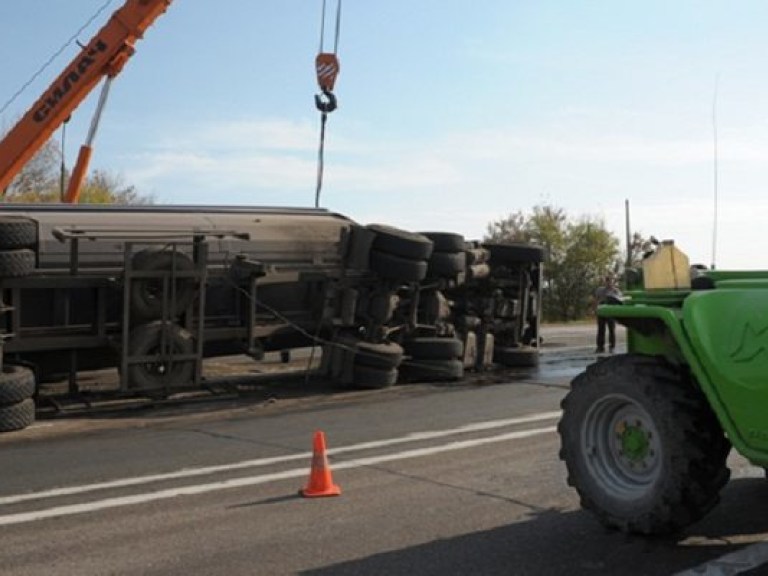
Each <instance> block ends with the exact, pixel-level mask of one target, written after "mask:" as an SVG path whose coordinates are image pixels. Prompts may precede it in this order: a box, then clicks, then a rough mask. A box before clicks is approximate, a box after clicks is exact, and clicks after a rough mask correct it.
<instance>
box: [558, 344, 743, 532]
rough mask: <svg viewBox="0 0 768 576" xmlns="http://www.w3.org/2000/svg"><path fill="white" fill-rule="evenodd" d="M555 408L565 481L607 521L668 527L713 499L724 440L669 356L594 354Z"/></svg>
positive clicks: (628, 528)
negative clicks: (600, 356) (558, 414)
mask: <svg viewBox="0 0 768 576" xmlns="http://www.w3.org/2000/svg"><path fill="white" fill-rule="evenodd" d="M562 408H563V416H562V419H561V420H560V423H559V425H558V431H559V433H560V438H561V450H560V458H561V459H562V460H564V461H565V464H566V467H567V469H568V484H570V485H571V486H573V487H574V488H575V489H576V491H577V492H578V493H579V496H580V498H581V505H582V506H583V507H584V508H585V509H587V510H590V511H591V512H592V513H594V514H595V515H596V516H597V518H598V519H599V520H600V521H601V522H602V523H603V524H604V525H605V526H607V527H609V528H614V529H619V530H622V531H624V532H629V533H639V534H666V533H671V532H675V531H678V530H680V529H682V528H683V527H685V526H687V525H689V524H692V523H693V522H696V521H697V520H699V519H700V518H702V517H703V516H704V515H705V514H706V513H707V512H709V510H711V509H712V508H713V507H714V506H715V505H716V504H717V502H718V500H719V492H720V489H721V488H722V487H723V486H724V485H725V483H726V482H727V481H728V477H729V470H728V468H727V467H726V458H727V456H728V452H729V450H730V443H729V442H728V440H727V439H726V437H725V435H724V434H723V431H722V429H721V427H720V425H719V423H718V421H717V418H716V416H715V414H714V413H713V412H712V410H711V409H710V407H709V405H708V404H707V402H706V399H705V397H704V395H703V394H702V393H701V392H700V391H699V390H698V389H697V388H696V387H695V386H694V385H693V383H691V382H687V381H685V380H684V377H683V376H681V374H680V373H679V372H678V371H677V370H675V369H674V368H673V367H672V366H671V365H669V364H666V363H665V362H663V361H662V360H659V359H656V358H653V357H650V356H638V355H628V354H624V355H620V356H615V357H612V358H608V359H607V360H604V361H602V362H599V363H596V364H592V365H591V366H589V367H588V368H587V370H586V371H585V372H583V373H582V374H580V375H579V376H577V377H576V378H575V379H574V380H573V382H572V384H571V391H570V392H569V393H568V395H567V396H566V397H565V399H564V400H563V402H562Z"/></svg>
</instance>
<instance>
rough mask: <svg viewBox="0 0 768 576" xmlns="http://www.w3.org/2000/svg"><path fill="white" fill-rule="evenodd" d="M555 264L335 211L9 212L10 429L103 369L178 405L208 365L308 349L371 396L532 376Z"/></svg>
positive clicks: (5, 319)
mask: <svg viewBox="0 0 768 576" xmlns="http://www.w3.org/2000/svg"><path fill="white" fill-rule="evenodd" d="M542 260H543V253H542V250H541V249H540V248H539V247H536V246H529V245H487V244H481V243H479V242H468V241H466V240H465V239H464V238H463V237H462V236H461V235H458V234H453V233H449V232H426V233H413V232H408V231H404V230H400V229H397V228H393V227H390V226H385V225H381V224H371V225H367V226H362V225H359V224H356V223H355V222H353V221H352V220H350V219H349V218H346V217H345V216H342V215H340V214H336V213H333V212H329V211H327V210H324V209H309V208H272V207H270V208H253V207H208V206H206V207H195V206H138V207H136V206H131V207H124V206H106V207H105V206H85V205H80V206H78V205H74V206H72V205H67V206H60V205H34V206H26V205H8V206H5V207H4V208H3V210H2V211H1V212H0V293H1V294H2V301H1V303H0V314H1V317H0V327H1V330H0V345H1V350H2V354H1V355H0V359H1V361H2V370H0V431H8V430H15V429H20V428H24V427H26V426H27V425H29V424H30V423H31V422H32V421H33V420H34V416H35V402H36V401H38V402H39V401H41V400H43V399H53V398H55V396H56V395H62V394H67V395H77V394H80V393H81V392H82V390H80V386H79V382H78V374H80V373H82V372H83V371H88V370H95V369H102V368H117V371H118V375H119V378H118V379H117V385H116V387H115V389H114V390H111V391H109V393H110V394H113V395H115V396H132V395H140V396H146V397H150V398H164V397H167V396H169V395H171V394H174V393H177V392H180V391H185V390H190V389H195V388H199V387H201V386H202V385H203V383H204V381H205V375H204V373H203V362H202V361H203V359H204V358H207V357H213V356H223V355H239V354H247V355H249V356H251V357H253V358H254V359H255V360H259V359H261V358H263V356H264V354H265V353H266V352H269V351H286V350H291V349H294V348H300V347H307V346H320V347H322V362H321V371H322V373H323V374H324V375H325V376H326V377H328V378H331V379H332V380H333V381H335V382H338V383H339V384H341V385H345V386H350V387H360V388H380V387H385V386H390V385H393V384H395V383H397V382H398V381H400V382H407V381H429V380H456V379H460V378H462V377H463V375H464V371H465V370H466V369H478V370H480V369H485V368H488V367H490V366H491V365H493V364H501V365H505V366H532V365H535V364H536V363H537V360H538V350H537V345H538V342H539V336H538V328H539V315H540V314H539V309H540V292H541V265H542V264H541V263H542ZM62 381H65V382H68V385H67V386H61V385H57V386H55V387H54V386H50V385H49V384H50V383H52V382H62Z"/></svg>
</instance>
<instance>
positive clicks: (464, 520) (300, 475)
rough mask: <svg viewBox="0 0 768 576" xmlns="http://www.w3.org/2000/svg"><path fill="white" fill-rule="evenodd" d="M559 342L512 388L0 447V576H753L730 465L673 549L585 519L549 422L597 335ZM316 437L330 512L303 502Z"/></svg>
mask: <svg viewBox="0 0 768 576" xmlns="http://www.w3.org/2000/svg"><path fill="white" fill-rule="evenodd" d="M558 330H559V329H550V330H549V331H548V333H545V343H546V344H547V346H546V347H545V348H544V353H543V363H542V366H541V367H540V369H538V370H531V371H519V372H516V373H510V374H506V375H505V377H504V378H501V377H498V376H497V375H483V376H482V377H479V378H475V379H472V380H470V381H468V382H464V383H461V384H450V385H409V386H397V387H395V388H392V389H389V390H383V391H370V392H369V391H366V392H347V393H342V392H339V391H334V390H332V389H325V388H323V386H322V385H318V384H317V383H313V382H309V383H308V384H307V383H304V382H303V381H302V380H301V379H299V380H298V381H295V379H294V380H285V381H282V382H278V383H274V384H271V385H270V384H263V385H261V384H260V385H258V386H255V387H254V390H253V392H252V393H251V394H245V395H244V396H242V397H240V398H237V399H235V398H225V399H224V400H219V401H215V402H210V401H207V402H199V401H197V402H189V403H186V404H176V405H169V406H159V407H154V408H137V409H134V410H125V409H123V410H120V411H117V412H105V411H97V412H95V413H91V414H90V415H89V416H87V417H84V416H81V415H76V416H72V417H65V418H56V419H51V420H42V421H40V422H38V423H37V424H35V425H34V426H33V427H32V428H30V429H28V430H25V431H21V432H19V433H13V434H6V435H2V436H0V574H3V575H4V574H12V575H26V574H30V575H31V574H45V575H50V574H56V575H63V576H67V575H72V576H74V575H77V576H83V575H90V574H93V575H104V574H142V575H153V574H158V575H160V574H162V575H167V574H185V575H188V574H265V575H267V574H269V575H272V574H310V575H325V574H328V575H345V574H349V575H357V574H361V575H375V574H382V575H383V574H387V575H392V574H395V575H399V574H419V575H432V574H434V575H441V576H444V575H453V574H455V575H466V574H481V575H486V574H487V575H496V574H498V575H502V574H503V575H510V574H512V575H527V574H531V575H557V576H559V575H578V574H585V575H595V574H626V575H630V576H633V575H656V574H678V573H685V571H686V570H693V569H698V570H701V571H699V572H696V573H708V574H709V573H712V574H736V573H750V574H757V573H760V572H759V570H760V568H754V569H753V570H752V571H750V572H743V571H742V572H738V571H734V570H736V568H734V567H738V566H739V563H741V566H742V567H746V566H749V565H750V564H749V563H748V560H751V562H752V564H751V565H754V566H756V565H757V564H759V563H760V558H761V557H762V556H761V554H764V552H765V551H764V549H763V547H762V546H763V545H762V544H760V543H761V542H763V541H765V540H766V539H768V514H766V512H768V501H767V500H766V498H765V495H766V490H768V486H766V482H765V480H764V479H763V478H762V477H761V475H760V474H759V473H758V472H761V471H758V470H756V469H754V468H752V467H750V466H748V465H747V464H746V463H745V462H744V461H743V460H741V459H739V458H737V457H732V458H731V465H732V468H733V469H734V479H733V480H732V481H731V482H730V484H729V485H728V486H727V488H726V489H725V490H724V492H723V502H722V503H721V505H720V506H719V507H718V508H716V509H715V510H714V511H713V512H712V513H711V514H710V515H709V516H708V517H707V518H705V519H704V520H703V521H702V522H700V523H698V524H696V525H695V526H693V527H691V528H689V529H688V530H687V531H686V532H685V533H683V534H681V535H678V537H676V538H674V539H661V540H660V539H643V538H634V537H628V536H625V535H622V534H618V533H611V532H606V531H605V530H604V529H602V528H601V527H600V525H599V524H598V523H597V522H596V521H595V520H594V519H593V518H592V517H591V516H590V515H589V514H588V513H586V512H584V511H581V510H580V509H579V505H578V499H577V496H576V495H575V493H574V492H573V490H571V489H570V488H569V487H568V486H567V484H566V481H565V469H564V466H563V465H562V463H561V462H560V461H559V459H558V449H559V440H558V437H557V434H556V433H555V426H556V424H557V421H558V419H559V402H560V400H561V398H562V397H563V396H564V395H565V393H566V391H567V388H568V382H569V381H570V378H571V377H572V376H573V375H575V374H576V373H577V372H578V371H579V370H580V369H581V368H583V366H584V365H585V364H586V363H587V362H589V361H592V360H593V358H592V357H591V355H590V352H591V348H592V346H591V342H590V339H591V333H592V327H590V326H587V327H583V328H577V329H575V330H576V333H574V328H572V327H568V328H563V329H562V333H560V332H558ZM316 430H322V431H324V433H325V437H326V440H327V443H328V456H329V461H330V467H331V471H332V475H333V480H334V482H335V483H336V484H338V485H339V486H340V488H341V491H342V494H341V495H340V496H338V497H329V498H314V499H306V498H302V497H301V496H299V495H298V493H297V492H298V490H299V489H300V488H302V487H304V486H305V485H306V484H307V482H308V479H309V471H310V462H311V447H312V437H313V434H314V432H315V431H316ZM728 554H739V556H736V557H731V556H727V555H728ZM745 558H746V560H745ZM755 558H757V560H756V559H755ZM717 566H720V567H721V568H722V567H724V568H722V570H721V571H719V572H717V571H715V572H704V571H703V570H705V568H706V569H707V570H709V569H713V567H715V568H716V567H717ZM744 569H747V568H744ZM728 570H731V571H728ZM690 573H693V572H690Z"/></svg>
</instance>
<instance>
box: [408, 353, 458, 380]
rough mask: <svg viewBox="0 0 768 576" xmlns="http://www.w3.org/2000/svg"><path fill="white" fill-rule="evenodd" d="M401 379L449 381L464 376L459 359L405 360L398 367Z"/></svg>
mask: <svg viewBox="0 0 768 576" xmlns="http://www.w3.org/2000/svg"><path fill="white" fill-rule="evenodd" d="M400 373H401V374H402V375H403V379H404V380H407V381H409V382H449V381H455V380H461V379H462V378H464V363H463V362H462V361H461V360H422V359H420V358H414V359H411V360H406V361H405V362H403V364H402V365H401V367H400Z"/></svg>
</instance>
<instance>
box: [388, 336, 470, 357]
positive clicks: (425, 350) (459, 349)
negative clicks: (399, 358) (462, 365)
mask: <svg viewBox="0 0 768 576" xmlns="http://www.w3.org/2000/svg"><path fill="white" fill-rule="evenodd" d="M403 349H404V350H405V353H406V354H408V355H409V356H413V358H415V359H425V360H455V359H457V358H461V356H462V354H464V342H462V341H461V340H459V339H458V338H441V337H439V336H422V337H419V338H411V339H410V340H406V341H405V342H404V343H403Z"/></svg>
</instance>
